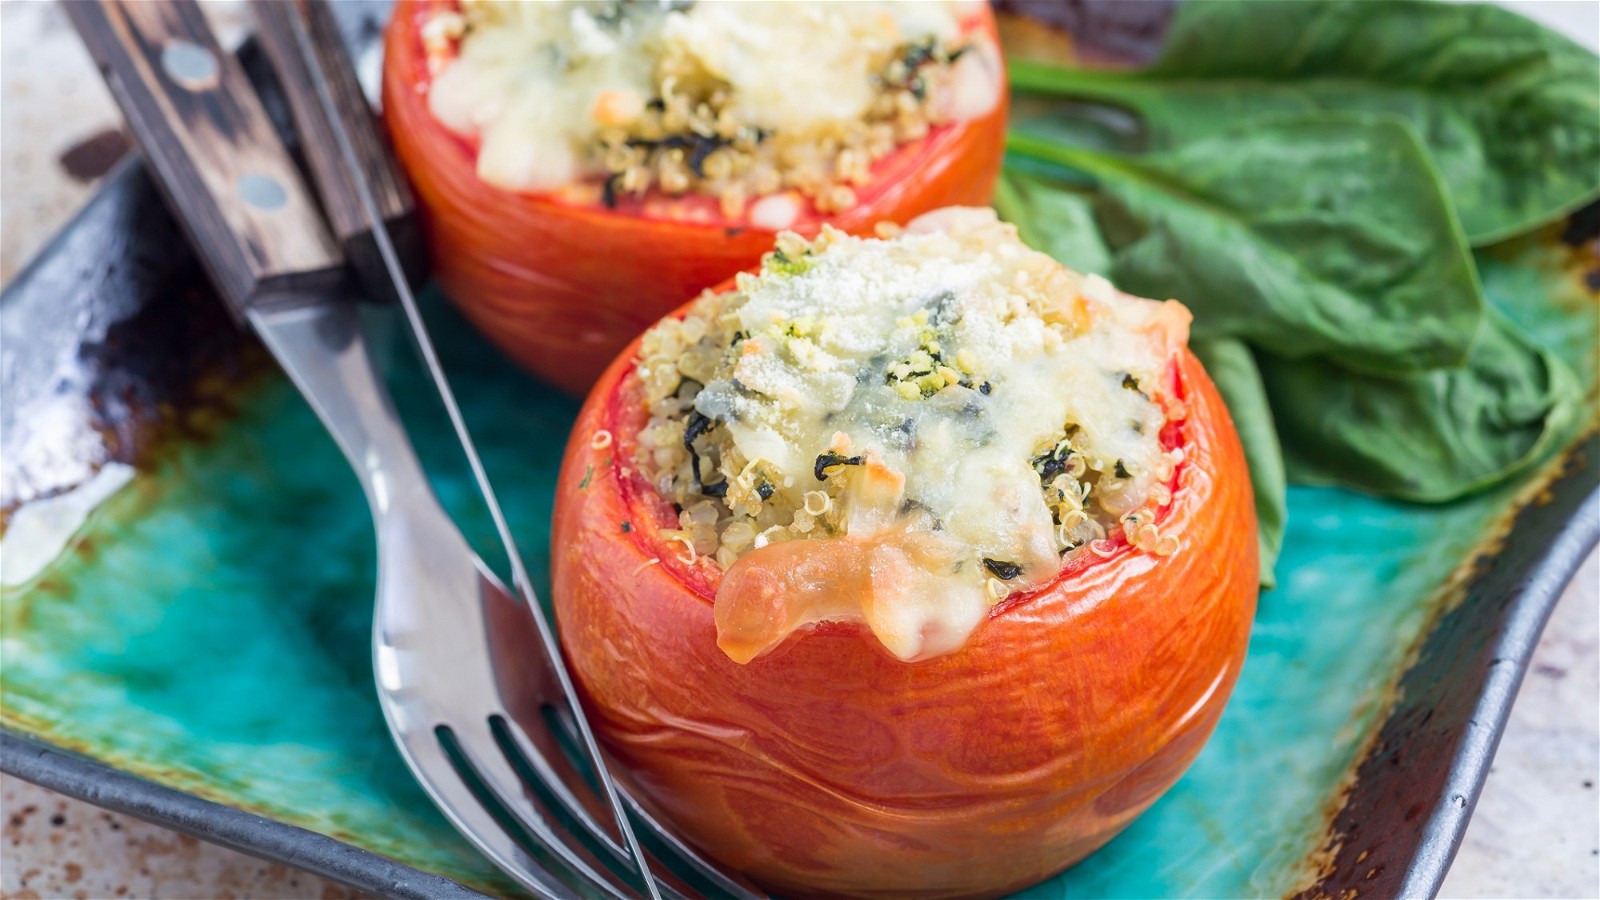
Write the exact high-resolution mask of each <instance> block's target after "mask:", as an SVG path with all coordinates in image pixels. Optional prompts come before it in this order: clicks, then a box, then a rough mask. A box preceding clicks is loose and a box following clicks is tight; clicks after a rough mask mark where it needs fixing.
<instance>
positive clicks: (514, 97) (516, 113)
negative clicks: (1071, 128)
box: [423, 0, 1002, 229]
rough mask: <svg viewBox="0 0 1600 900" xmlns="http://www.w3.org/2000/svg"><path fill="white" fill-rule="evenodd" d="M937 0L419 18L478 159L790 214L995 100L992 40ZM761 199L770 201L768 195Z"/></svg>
mask: <svg viewBox="0 0 1600 900" xmlns="http://www.w3.org/2000/svg"><path fill="white" fill-rule="evenodd" d="M958 12H959V9H958V4H955V3H950V2H937V0H936V2H925V0H919V2H900V3H895V2H861V3H827V2H800V3H733V2H715V0H701V2H670V3H657V2H611V0H608V2H547V3H524V2H517V0H464V2H463V3H462V4H461V8H460V10H459V11H455V10H449V9H442V10H440V11H438V12H436V13H435V14H434V15H433V17H432V18H431V19H430V20H429V21H428V23H427V24H426V26H425V27H424V29H423V34H424V41H425V43H427V44H428V45H429V46H428V48H427V49H428V50H429V55H430V59H432V60H434V63H435V66H436V68H437V69H438V71H437V73H436V77H435V78H434V80H433V83H432V86H431V89H430V93H429V105H430V108H431V109H432V111H433V114H434V116H435V117H436V118H437V119H439V121H440V122H442V123H443V124H444V125H445V126H446V127H448V128H450V129H451V130H453V131H455V132H457V133H458V134H461V135H463V136H465V137H469V138H476V139H478V141H479V156H478V174H479V176H480V177H482V178H483V179H484V180H485V181H488V182H490V183H491V184H495V185H497V186H500V187H504V188H507V189H511V190H528V191H554V190H558V189H563V188H564V189H566V190H568V191H569V192H575V193H577V194H582V195H584V196H589V195H593V197H594V198H595V199H598V200H599V202H602V203H605V204H607V205H615V204H616V203H618V202H619V201H621V200H622V199H624V198H630V197H631V198H639V197H643V196H645V195H646V194H647V193H649V192H651V191H658V192H660V193H662V194H665V195H668V196H683V195H690V194H694V195H704V196H708V197H711V198H715V199H716V200H717V201H718V203H719V204H720V208H721V211H722V213H723V215H724V216H725V217H727V218H738V217H741V216H746V215H748V218H749V219H750V220H751V223H752V224H755V225H757V226H759V227H767V228H773V229H779V228H783V227H786V226H787V225H788V224H790V223H791V222H792V221H794V219H795V217H796V216H798V215H799V213H800V212H801V210H802V201H805V202H809V203H810V204H811V205H812V206H813V207H814V208H815V209H816V210H817V211H818V212H819V213H823V214H831V213H837V212H841V211H843V210H846V209H849V208H850V207H852V206H854V205H855V204H856V202H857V195H856V192H857V189H859V188H860V187H861V186H863V185H865V184H867V183H868V182H869V180H870V178H871V170H872V166H873V164H874V163H875V162H877V161H878V160H880V159H882V158H884V157H885V156H887V155H889V154H890V153H891V152H893V151H894V150H895V148H897V147H899V146H902V145H904V144H906V143H908V142H910V141H915V140H917V139H919V138H921V137H923V136H924V135H926V134H927V133H928V131H929V129H930V128H933V127H936V126H938V125H942V124H945V123H948V122H955V121H960V120H964V119H970V118H976V117H978V116H981V115H983V114H985V113H987V112H988V111H990V110H991V109H993V108H994V106H995V105H996V104H997V103H998V102H999V97H1000V92H1001V90H1002V86H1001V71H1000V64H999V55H998V51H997V50H995V48H994V45H993V43H992V41H991V40H990V39H989V38H988V37H987V36H977V37H973V36H968V35H964V34H963V33H962V30H961V26H960V20H959V18H958ZM763 198H765V200H764V201H763Z"/></svg>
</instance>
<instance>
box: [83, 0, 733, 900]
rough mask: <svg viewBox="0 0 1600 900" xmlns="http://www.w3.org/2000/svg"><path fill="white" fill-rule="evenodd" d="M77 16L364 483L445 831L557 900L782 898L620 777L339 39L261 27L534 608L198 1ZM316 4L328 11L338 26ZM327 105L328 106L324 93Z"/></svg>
mask: <svg viewBox="0 0 1600 900" xmlns="http://www.w3.org/2000/svg"><path fill="white" fill-rule="evenodd" d="M64 6H65V7H66V10H67V12H68V14H69V16H70V17H71V18H72V20H73V23H74V25H75V26H76V27H77V29H78V31H79V33H80V35H82V37H83V39H84V42H85V44H86V45H87V46H88V47H89V49H90V52H91V53H92V55H93V56H94V57H95V59H96V61H97V62H98V63H99V65H100V67H101V70H102V72H103V73H104V74H105V76H106V80H107V83H108V84H109V85H110V87H111V89H112V93H113V94H114V95H115V97H116V99H117V101H118V103H119V105H121V107H122V109H123V111H124V114H125V116H126V117H127V119H128V121H129V125H130V127H131V129H132V130H133V132H134V134H135V136H136V137H137V138H138V140H139V143H140V145H141V147H142V148H143V150H144V152H145V156H146V159H147V161H148V162H149V164H150V166H151V168H152V170H153V172H154V173H155V175H156V176H157V177H156V180H157V182H158V183H159V184H160V185H161V188H162V190H163V192H164V194H165V195H166V198H167V200H168V205H169V206H170V207H171V208H172V209H173V211H174V213H175V214H176V215H177V217H178V219H179V221H180V222H181V223H182V224H183V226H184V228H185V230H186V232H187V234H188V236H189V238H190V240H191V242H192V243H193V244H194V245H195V246H196V248H197V249H198V250H199V251H200V256H201V258H202V260H203V261H204V262H205V265H206V267H207V269H208V270H209V272H210V275H211V277H212V280H213V281H214V282H215V283H216V285H217V287H218V289H219V292H220V293H221V294H222V295H223V296H224V298H225V299H226V300H228V301H229V303H230V307H231V308H232V309H233V310H234V312H235V313H236V314H237V316H238V317H239V318H240V319H241V320H242V321H243V322H246V323H248V324H249V325H250V326H251V327H253V328H254V329H255V331H256V332H257V333H258V334H259V335H260V337H261V339H262V341H263V343H265V344H266V346H267V348H268V349H269V350H270V351H271V352H272V354H273V355H274V356H275V357H276V358H277V360H278V362H279V363H280V365H281V366H282V367H283V369H284V370H285V372H286V373H287V374H288V375H289V377H290V379H291V380H292V381H293V382H294V384H295V385H296V387H298V388H299V390H300V392H301V394H302V395H304V397H305V398H306V400H307V401H308V402H309V404H310V405H311V407H312V409H313V410H314V411H315V412H316V414H317V416H318V417H319V418H320V419H321V421H322V422H323V424H324V426H326V428H327V429H328V431H329V433H330V434H331V435H332V436H333V438H334V441H335V442H336V443H337V444H338V446H339V448H340V449H341V450H342V451H343V453H344V454H345V456H346V457H347V459H348V460H349V461H350V463H351V466H352V467H353V468H354V470H355V473H356V475H357V478H358V480H359V481H360V483H361V486H362V489H363V491H364V493H365V495H366V498H367V501H368V505H369V506H370V507H371V510H372V515H373V521H374V528H375V531H376V534H377V542H378V588H377V603H376V608H375V612H374V632H373V663H374V670H375V674H376V680H377V685H378V694H379V699H380V705H381V706H382V708H383V711H384V716H385V719H386V721H387V722H388V724H389V727H390V730H391V732H392V733H393V735H394V737H395V740H396V744H397V746H398V747H399V749H400V751H401V754H402V756H403V757H404V758H405V760H406V762H407V764H408V765H409V766H410V767H411V770H412V771H413V773H414V774H415V775H416V776H417V778H418V780H419V781H420V782H421V783H422V785H423V787H424V789H425V790H426V791H427V792H428V794H429V796H430V797H431V798H432V799H433V800H434V802H435V803H436V804H437V805H438V807H439V808H440V810H441V811H442V812H443V813H444V815H445V816H446V818H448V819H449V820H450V822H451V823H452V824H453V825H454V826H455V827H456V828H457V829H458V830H459V831H461V833H462V834H463V835H465V836H466V837H467V838H468V839H469V840H470V841H472V843H473V844H475V845H476V846H477V847H478V848H479V849H480V850H482V851H483V852H484V853H485V854H486V855H487V856H488V857H489V858H490V859H491V860H493V861H494V862H495V863H496V864H497V865H498V866H499V867H500V868H501V869H503V870H504V871H505V872H506V873H508V874H509V875H511V876H512V877H513V878H514V879H516V881H517V882H518V883H519V884H521V885H522V886H523V887H524V888H526V889H527V890H529V891H531V892H533V893H534V894H535V895H537V896H541V897H546V898H566V897H571V896H584V897H590V896H593V897H607V898H632V897H636V896H638V895H639V893H640V891H641V889H642V890H643V892H644V893H646V894H648V895H650V896H653V897H659V896H663V895H664V896H667V897H671V898H692V897H696V896H701V895H713V896H726V897H733V898H740V900H756V898H762V897H765V895H764V894H763V893H761V892H760V891H759V890H758V889H756V888H754V887H753V886H752V885H750V884H749V882H747V881H746V880H745V879H743V878H742V877H741V876H739V875H737V874H736V873H733V872H729V871H727V870H725V869H723V868H721V867H720V866H718V865H716V864H715V863H713V862H711V861H709V860H707V859H705V858H704V857H702V856H701V855H699V854H698V853H697V852H695V851H694V850H693V849H692V848H691V847H689V845H688V844H686V843H685V842H684V841H682V840H681V839H680V838H678V837H677V836H676V835H674V834H673V832H672V831H671V830H670V829H669V828H668V827H666V825H665V824H664V823H663V822H661V821H660V820H659V819H657V818H655V817H654V816H652V815H651V814H650V813H649V812H648V811H647V810H646V809H645V808H644V807H643V806H641V805H640V804H639V803H638V802H637V801H636V800H634V799H633V798H632V797H631V796H629V795H628V794H626V793H625V792H622V791H620V790H618V789H617V786H615V785H614V784H613V783H612V782H611V780H610V776H609V774H608V770H607V765H608V763H607V761H606V760H605V759H604V758H603V757H602V756H601V755H600V752H599V750H598V747H597V745H596V744H595V742H594V738H593V735H592V733H591V732H590V731H589V730H588V728H587V725H586V723H585V720H584V718H583V711H582V709H581V707H580V706H579V705H578V704H577V702H576V697H575V694H574V693H573V690H572V684H571V681H570V678H569V676H568V674H567V672H566V670H565V667H564V663H563V662H562V660H561V657H560V654H559V650H558V649H557V648H556V645H555V643H554V636H553V632H552V631H551V629H550V626H549V623H548V621H547V619H546V617H545V616H544V613H543V611H542V610H541V609H540V607H539V606H538V604H537V602H535V601H534V599H533V595H532V591H531V590H530V589H529V588H528V585H527V576H526V572H525V570H524V569H523V568H522V566H521V563H520V558H519V556H518V555H517V552H516V549H515V546H514V544H512V543H511V541H510V535H509V531H508V530H507V529H506V527H505V523H504V517H503V516H502V515H501V514H500V511H499V506H498V503H497V502H496V501H495V499H494V496H493V492H492V491H491V490H490V489H489V486H488V483H487V478H486V476H485V475H484V473H483V470H482V465H481V462H480V461H479V460H478V457H477V453H476V451H475V450H474V449H473V447H472V443H471V439H470V436H469V435H467V434H466V433H465V427H464V424H463V423H462V421H461V419H460V414H459V410H458V409H457V408H456V406H455V403H454V398H453V396H452V394H451V392H450V390H449V386H448V383H447V382H445V381H444V380H443V374H442V372H441V371H440V370H439V368H438V361H437V358H436V357H435V355H434V354H433V350H432V345H431V342H430V341H429V340H428V338H427V334H426V332H425V331H423V330H422V329H421V319H420V316H419V314H418V312H417V308H416V304H415V300H414V298H412V297H411V294H410V289H409V286H408V285H407V284H406V282H405V279H404V278H403V277H400V273H399V269H400V266H399V264H398V260H397V258H396V254H395V251H394V247H393V243H392V241H391V240H390V237H389V234H388V231H387V228H386V227H385V225H384V219H385V211H384V210H383V209H382V208H381V207H380V205H379V203H378V202H377V200H376V198H375V196H374V193H373V190H372V184H371V180H370V177H369V174H368V171H366V170H365V168H364V167H365V166H370V165H372V164H373V160H372V159H371V158H370V157H369V158H368V159H367V160H365V161H363V160H362V159H361V157H360V154H359V153H358V152H357V150H356V141H353V140H352V135H351V132H352V130H353V129H358V128H371V121H370V116H369V115H368V114H367V113H366V111H365V110H364V109H363V110H360V111H359V112H358V111H355V110H351V109H350V108H349V107H348V106H346V107H344V108H341V107H340V106H339V104H338V102H337V99H336V98H335V96H334V95H333V92H332V91H331V90H330V88H329V85H328V82H327V80H326V79H327V78H328V77H329V76H328V75H327V74H326V73H325V71H324V70H325V69H326V68H327V67H326V66H325V65H324V63H325V62H326V60H328V59H329V53H330V50H329V48H328V42H329V41H331V40H332V35H331V33H330V32H329V31H328V30H327V28H326V27H324V29H323V33H322V35H321V36H320V38H321V40H318V39H314V38H313V35H312V31H311V30H310V29H308V28H307V27H306V24H305V22H304V21H303V20H301V19H299V17H298V15H296V14H295V11H294V8H293V7H289V6H288V5H287V4H284V8H283V9H279V10H277V11H276V12H285V11H287V12H288V14H289V18H287V19H284V18H281V17H275V15H274V11H272V10H268V11H267V12H266V14H264V15H263V16H262V19H263V21H264V23H266V25H267V27H266V28H265V29H264V39H265V41H266V42H267V44H268V47H269V50H270V49H271V47H272V46H273V44H274V43H275V42H276V44H277V46H278V48H279V50H280V51H281V50H283V49H284V48H286V47H291V46H292V47H293V48H295V49H296V50H297V51H298V58H299V60H300V63H301V64H302V65H303V66H304V69H303V71H297V70H295V69H294V68H293V66H292V65H291V63H292V61H293V60H292V59H291V58H290V57H287V56H284V55H283V54H282V53H279V54H277V55H276V56H277V58H275V59H274V64H275V67H276V68H277V69H278V75H279V77H280V80H282V81H283V82H284V86H285V88H286V89H288V90H290V91H294V90H300V91H302V94H301V96H300V97H299V100H298V101H295V102H292V103H291V105H292V106H293V108H294V111H295V113H296V117H297V122H299V123H300V127H301V129H302V132H304V131H305V130H306V127H307V122H308V119H307V117H308V116H314V115H318V114H319V113H318V112H317V111H318V110H320V111H321V112H320V115H322V116H324V117H325V121H324V122H323V123H322V124H323V125H324V126H328V127H330V128H331V132H328V133H331V134H332V136H333V137H334V139H335V141H336V143H337V144H338V149H339V151H340V156H341V157H342V158H343V161H344V169H343V176H344V180H343V182H342V185H343V187H340V184H341V183H340V182H338V181H337V180H336V179H330V178H329V177H327V176H326V174H323V173H319V174H323V177H321V178H319V185H320V187H321V189H322V194H323V196H322V200H323V206H324V207H325V208H330V209H331V208H334V207H335V206H336V205H339V204H344V205H345V206H346V208H347V209H348V208H350V206H351V205H354V206H355V207H356V208H358V209H361V210H362V211H363V212H364V220H365V222H366V223H367V226H368V229H369V230H368V232H367V233H366V234H362V233H361V231H362V230H361V229H360V228H354V229H343V228H342V229H341V230H340V237H341V238H342V239H344V240H345V241H347V242H348V241H350V240H354V239H367V238H370V239H372V240H374V241H375V244H376V246H377V248H378V250H379V252H380V254H381V256H382V257H383V262H384V269H385V270H387V272H388V273H389V274H390V275H391V276H394V280H393V282H392V283H391V284H389V285H387V286H388V287H390V288H392V289H393V291H394V293H396V294H397V295H398V297H399V298H400V300H401V302H402V306H403V307H404V311H405V313H406V315H407V317H408V319H409V320H410V322H411V324H412V326H413V329H414V331H415V334H416V337H417V339H418V344H419V348H420V349H421V351H422V354H423V357H424V361H425V363H426V364H427V365H428V367H429V369H430V372H431V374H433V375H434V377H435V382H436V386H437V387H438V388H439V389H440V394H441V399H442V400H444V402H445V405H446V408H447V411H448V412H449V413H450V415H451V419H452V423H453V425H454V426H455V427H456V428H457V431H458V436H460V437H461V438H462V443H463V449H464V451H465V452H466V454H467V457H468V461H469V463H470V464H471V466H472V468H473V470H474V475H475V476H476V477H477V478H478V480H479V487H480V489H481V490H482V493H483V494H484V500H485V502H486V504H487V505H488V506H489V507H490V511H491V514H492V516H493V518H494V519H495V522H496V525H497V527H498V528H499V529H500V531H501V536H502V539H503V541H504V543H505V544H506V550H507V552H508V555H509V556H510V558H511V561H512V569H513V579H514V582H515V583H516V584H517V586H518V588H519V591H520V593H521V595H522V600H521V601H519V600H518V599H517V598H515V597H514V596H513V595H512V593H511V592H509V591H508V590H507V589H506V588H505V586H504V585H503V584H502V583H501V582H500V581H499V579H497V578H496V577H495V576H494V574H493V573H492V572H491V571H490V570H489V569H488V567H487V566H486V565H485V564H484V563H483V561H482V560H481V559H479V558H478V557H477V555H476V554H475V553H474V552H473V550H472V548H471V547H470V546H469V545H468V544H467V542H466V540H465V538H464V537H462V535H461V532H460V531H459V529H458V528H457V527H456V526H455V524H454V522H453V521H452V520H451V518H450V516H449V515H448V513H446V512H445V510H444V509H443V507H442V506H441V505H440V504H439V502H438V500H437V498H436V497H435V496H434V494H433V491H432V489H431V487H430V486H429V483H428V479H427V475H426V472H425V471H424V470H423V468H422V466H421V464H420V462H419V461H418V459H417V457H416V454H415V452H414V451H413V449H412V447H411V445H410V442H409V440H408V438H407V436H406V433H405V430H404V427H403V425H402V424H401V421H400V418H399V416H398V414H397V413H396V411H395V408H394V404H393V402H392V400H391V399H390V397H389V395H388V392H387V390H386V389H385V387H384V385H383V381H382V378H381V376H380V375H379V373H378V371H377V369H376V367H375V365H374V363H373V360H372V359H371V357H370V355H369V354H368V352H367V348H366V344H365V341H364V338H363V335H362V330H361V323H360V317H359V314H358V311H357V308H356V304H355V302H354V301H353V298H352V293H351V288H350V284H349V282H348V279H347V274H348V273H347V267H346V266H345V264H344V263H345V260H344V256H343V254H342V253H341V252H340V249H339V247H338V245H337V244H336V243H335V241H334V240H333V238H332V237H331V236H330V235H329V234H328V233H327V231H326V229H325V227H324V224H323V221H322V219H321V217H320V215H319V214H318V213H317V210H316V206H315V203H314V201H313V199H312V197H311V195H310V194H309V192H308V190H307V189H306V187H305V185H304V183H303V182H302V181H301V179H300V176H299V173H298V172H297V170H296V169H295V167H294V164H293V162H292V161H291V160H290V158H289V157H288V155H287V152H286V151H285V150H284V148H283V146H282V145H281V143H279V141H278V139H277V136H276V134H275V133H274V131H273V129H272V126H271V123H270V121H269V120H268V119H267V116H266V113H265V111H264V109H263V108H262V106H261V103H260V101H259V99H258V98H257V97H256V95H255V94H254V92H253V91H252V90H251V88H250V86H249V83H248V81H247V80H246V77H245V75H244V72H243V70H242V69H241V68H240V67H239V65H238V63H237V62H236V60H234V59H233V57H231V56H230V55H228V54H226V53H224V52H222V50H221V48H220V47H219V46H218V44H217V42H216V40H215V38H214V37H213V36H212V34H211V32H210V29H209V27H208V26H207V25H206V22H205V19H204V16H203V14H202V13H201V12H200V9H199V7H198V5H197V4H196V3H195V2H193V0H162V2H156V0H144V2H141V0H76V2H67V3H65V4H64ZM317 9H318V8H317V7H316V6H315V5H313V7H312V12H313V14H314V15H320V16H324V17H326V15H327V11H326V10H325V9H323V10H321V12H317ZM314 21H315V20H314ZM274 22H276V24H274ZM323 23H324V26H326V25H327V20H326V18H324V19H323ZM274 28H276V29H278V30H277V31H273V29H274ZM284 29H287V30H284ZM285 40H292V41H293V43H292V44H288V43H285V42H284V41H285ZM338 52H339V53H342V48H339V50H338ZM339 59H342V57H337V58H336V62H337V60H339ZM343 64H344V65H346V66H347V65H348V60H343ZM339 77H343V76H339ZM308 88H309V89H311V90H313V91H314V92H315V101H316V105H315V106H313V105H312V104H311V102H310V99H309V96H308V95H306V94H305V93H303V92H304V91H305V90H307V89H308ZM291 99H292V100H293V97H291ZM362 143H363V145H364V146H381V145H378V144H369V143H368V142H366V141H363V142H362ZM324 149H326V148H324ZM333 191H344V192H346V193H343V194H338V195H330V192H333ZM350 191H353V192H354V195H353V196H352V195H351V194H350V193H348V192H350ZM634 824H637V826H638V830H639V831H640V832H641V833H642V835H643V837H644V841H643V844H641V842H640V841H639V840H637V839H636V837H635V829H634V827H633V825H634ZM644 844H648V851H649V852H648V853H647V852H646V850H645V847H644V846H643V845H644ZM642 876H648V877H642Z"/></svg>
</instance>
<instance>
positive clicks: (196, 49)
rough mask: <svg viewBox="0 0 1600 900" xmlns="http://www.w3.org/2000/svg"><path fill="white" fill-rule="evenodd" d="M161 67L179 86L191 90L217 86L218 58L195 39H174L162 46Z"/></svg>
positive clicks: (208, 88) (202, 89)
mask: <svg viewBox="0 0 1600 900" xmlns="http://www.w3.org/2000/svg"><path fill="white" fill-rule="evenodd" d="M161 68H162V69H163V70H164V71H165V72H166V73H167V77H168V78H171V79H172V80H173V81H174V82H176V83H177V84H178V85H179V86H181V87H184V88H188V89H189V90H191V91H204V90H210V89H211V88H214V87H216V86H217V70H218V67H217V58H216V56H215V55H213V54H212V52H211V51H210V50H207V49H206V48H204V47H202V46H200V45H199V44H196V43H194V42H193V41H182V40H178V41H172V42H170V43H168V44H167V46H165V47H163V48H161Z"/></svg>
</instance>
